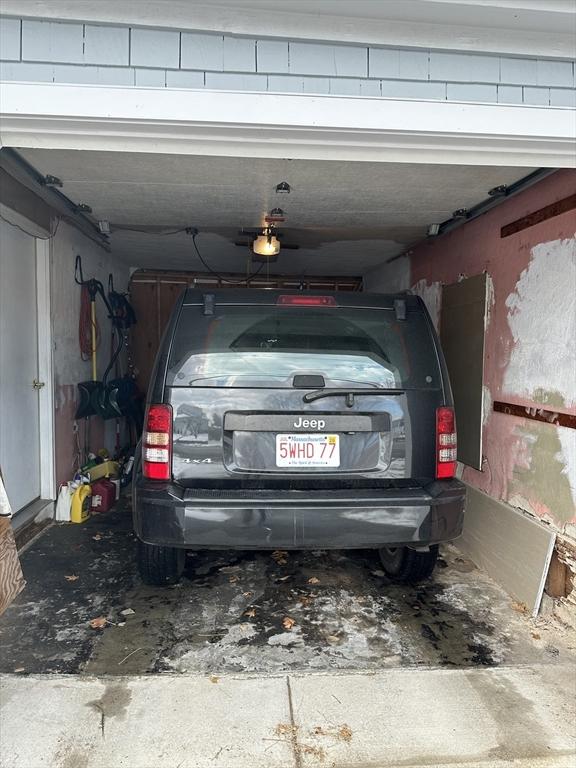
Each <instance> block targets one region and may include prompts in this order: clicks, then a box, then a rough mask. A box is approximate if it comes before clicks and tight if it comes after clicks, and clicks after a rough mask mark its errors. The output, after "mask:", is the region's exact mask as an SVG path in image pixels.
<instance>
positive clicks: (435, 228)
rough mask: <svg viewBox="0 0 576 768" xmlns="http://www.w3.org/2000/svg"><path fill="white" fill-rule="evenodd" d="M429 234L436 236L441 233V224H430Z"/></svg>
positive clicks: (429, 235)
mask: <svg viewBox="0 0 576 768" xmlns="http://www.w3.org/2000/svg"><path fill="white" fill-rule="evenodd" d="M427 234H428V237H436V235H439V234H440V224H429V225H428V231H427Z"/></svg>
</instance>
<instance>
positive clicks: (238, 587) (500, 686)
mask: <svg viewBox="0 0 576 768" xmlns="http://www.w3.org/2000/svg"><path fill="white" fill-rule="evenodd" d="M133 550H134V540H133V537H132V534H131V529H130V516H129V513H128V511H127V508H126V506H125V505H122V506H120V507H119V508H118V509H117V510H116V511H114V512H113V513H110V514H108V515H106V516H102V517H100V518H92V519H91V520H90V521H89V522H88V523H86V524H84V525H81V526H70V525H68V526H52V527H51V528H49V529H48V530H47V531H45V532H44V533H43V534H42V535H41V536H40V538H39V539H37V540H36V541H34V542H32V543H31V544H30V545H29V546H28V548H27V549H26V551H25V552H24V554H23V556H22V561H23V569H24V573H25V576H26V578H27V579H28V587H27V589H26V590H25V591H24V592H23V593H22V594H21V595H20V597H19V598H18V600H17V601H16V603H15V604H14V605H13V606H12V607H11V608H10V609H9V610H8V611H7V613H6V614H5V616H4V617H3V618H2V619H1V620H0V633H1V634H0V642H1V645H2V657H1V662H0V670H1V671H2V672H3V673H4V674H3V682H2V704H3V708H2V722H1V726H2V731H1V732H2V740H1V743H2V746H1V750H2V751H1V756H2V761H1V763H0V764H1V765H2V767H3V768H36V766H38V768H40V766H51V767H52V766H53V767H54V768H92V767H93V766H103V767H104V768H108V767H110V768H113V767H114V766H123V767H124V768H164V766H166V768H168V767H170V768H192V766H195V767H197V768H207V767H208V766H212V765H215V766H220V767H221V766H224V768H236V767H238V768H240V767H241V766H250V767H251V768H253V767H256V766H266V768H276V767H278V768H284V767H286V768H291V767H292V766H295V768H304V766H309V765H319V766H334V767H336V766H339V767H341V768H343V767H344V766H346V767H349V768H351V767H352V766H354V767H355V768H361V767H362V768H369V767H370V768H376V766H424V765H426V766H442V765H446V766H448V765H450V766H457V765H466V766H504V765H506V766H510V765H522V766H527V767H528V766H530V767H532V766H534V768H536V766H540V765H542V766H544V765H545V766H564V765H566V766H568V765H569V766H571V768H572V767H573V765H574V764H575V763H576V752H575V751H574V750H575V746H576V740H575V736H576V734H575V733H574V722H575V721H576V720H575V718H576V712H575V710H574V700H575V693H576V665H575V658H576V657H575V648H574V646H575V645H576V640H575V639H574V638H573V637H570V636H569V635H567V634H564V633H562V632H560V631H559V630H558V629H557V628H554V627H552V626H551V625H550V624H549V623H548V622H546V621H545V620H542V619H541V620H531V619H529V618H528V617H527V616H525V615H523V614H522V613H521V612H519V611H518V610H517V609H518V608H519V606H516V610H515V609H514V607H513V606H512V604H511V601H510V599H509V598H508V597H507V596H506V595H505V594H504V593H503V592H502V591H501V590H500V589H499V588H498V587H497V586H496V585H495V584H494V583H493V582H491V581H490V580H489V579H488V578H487V577H486V576H485V575H484V574H482V573H481V572H480V571H478V570H477V569H475V568H474V566H473V564H472V563H470V562H469V561H466V560H465V559H464V558H463V557H462V556H461V555H459V553H458V550H457V549H455V548H454V547H447V548H445V550H444V552H443V557H442V560H441V562H440V567H439V568H438V570H437V573H436V575H435V577H434V579H433V580H432V581H431V582H430V583H428V584H426V585H423V586H419V587H401V586H396V585H392V584H390V583H389V582H388V581H387V580H386V578H385V577H384V575H383V573H382V572H381V571H380V569H379V565H378V561H377V558H376V556H375V555H374V553H372V552H365V551H362V552H346V553H344V552H328V551H325V552H308V553H305V552H301V553H298V552H294V553H289V554H281V553H280V554H276V555H275V556H273V555H272V553H269V552H256V553H246V552H225V553H220V552H214V553H209V552H205V553H199V554H196V555H193V556H190V557H189V558H188V565H187V570H186V576H185V578H184V579H183V582H182V584H181V585H178V586H176V587H173V588H168V589H155V588H150V587H145V586H143V585H142V584H141V583H140V582H139V580H138V577H137V575H136V570H135V564H134V558H133ZM67 577H68V578H67ZM76 577H77V578H76ZM92 619H106V620H107V623H106V624H105V626H104V628H101V629H94V628H92V627H91V626H90V621H91V620H92ZM100 623H103V622H100Z"/></svg>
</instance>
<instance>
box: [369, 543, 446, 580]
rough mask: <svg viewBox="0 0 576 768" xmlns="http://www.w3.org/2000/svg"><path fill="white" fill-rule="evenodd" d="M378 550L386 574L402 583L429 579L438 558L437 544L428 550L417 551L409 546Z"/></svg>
mask: <svg viewBox="0 0 576 768" xmlns="http://www.w3.org/2000/svg"><path fill="white" fill-rule="evenodd" d="M378 551H379V554H380V561H381V563H382V568H383V569H384V571H385V573H386V575H387V576H389V577H390V578H391V579H392V580H393V581H398V582H401V583H403V584H416V583H417V582H419V581H425V580H426V579H429V578H430V576H432V572H433V570H434V566H435V565H436V560H437V558H438V545H437V544H435V545H434V546H432V547H430V549H429V550H428V552H418V551H417V550H415V549H410V547H382V548H381V549H380V550H378Z"/></svg>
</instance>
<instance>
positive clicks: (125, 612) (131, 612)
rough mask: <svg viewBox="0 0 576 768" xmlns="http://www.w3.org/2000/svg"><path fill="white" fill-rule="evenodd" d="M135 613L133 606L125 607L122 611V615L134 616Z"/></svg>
mask: <svg viewBox="0 0 576 768" xmlns="http://www.w3.org/2000/svg"><path fill="white" fill-rule="evenodd" d="M133 613H136V611H135V610H134V609H133V608H124V610H123V611H120V615H121V616H132V614H133Z"/></svg>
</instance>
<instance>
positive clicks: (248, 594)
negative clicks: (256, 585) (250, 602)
mask: <svg viewBox="0 0 576 768" xmlns="http://www.w3.org/2000/svg"><path fill="white" fill-rule="evenodd" d="M252 595H253V592H242V597H252Z"/></svg>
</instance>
